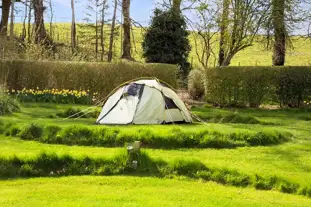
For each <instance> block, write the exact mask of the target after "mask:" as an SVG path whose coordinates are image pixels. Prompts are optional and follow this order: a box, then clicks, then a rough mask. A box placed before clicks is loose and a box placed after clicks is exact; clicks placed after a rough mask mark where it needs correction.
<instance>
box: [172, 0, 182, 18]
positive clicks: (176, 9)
mask: <svg viewBox="0 0 311 207" xmlns="http://www.w3.org/2000/svg"><path fill="white" fill-rule="evenodd" d="M180 7H181V0H173V10H174V12H175V14H177V15H179V14H180Z"/></svg>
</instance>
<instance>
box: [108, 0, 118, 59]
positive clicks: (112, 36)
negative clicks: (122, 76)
mask: <svg viewBox="0 0 311 207" xmlns="http://www.w3.org/2000/svg"><path fill="white" fill-rule="evenodd" d="M117 7H118V0H115V1H114V9H113V17H112V23H111V31H110V41H109V51H108V62H111V60H112V47H113V41H114V32H115V26H116V17H117Z"/></svg>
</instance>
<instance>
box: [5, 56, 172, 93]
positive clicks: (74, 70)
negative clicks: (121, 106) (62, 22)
mask: <svg viewBox="0 0 311 207" xmlns="http://www.w3.org/2000/svg"><path fill="white" fill-rule="evenodd" d="M176 72H177V66H175V65H168V64H142V63H124V62H120V63H83V62H57V61H23V60H14V61H0V79H1V80H6V85H7V87H8V88H9V89H15V90H18V89H22V88H27V89H34V88H37V87H39V88H40V89H51V88H55V89H76V90H78V89H81V90H90V91H91V92H98V93H100V95H101V96H102V97H105V96H106V95H108V94H109V93H110V92H111V90H113V89H114V88H115V87H117V86H119V85H120V84H121V83H124V82H126V81H129V80H132V79H135V78H140V77H157V78H159V79H161V80H163V81H165V82H167V83H168V84H170V85H172V86H173V87H176V78H175V75H176Z"/></svg>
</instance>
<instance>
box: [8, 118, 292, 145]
mask: <svg viewBox="0 0 311 207" xmlns="http://www.w3.org/2000/svg"><path fill="white" fill-rule="evenodd" d="M11 128H12V129H11ZM11 128H8V129H7V132H5V134H6V135H8V136H14V135H15V136H18V137H20V138H21V139H23V140H35V141H39V142H42V143H50V144H65V145H82V146H104V147H123V146H124V145H125V144H126V143H130V142H134V141H141V142H142V144H143V146H144V147H147V148H163V149H174V148H235V147H243V146H265V145H276V144H281V143H283V142H287V141H289V140H290V138H291V137H292V134H291V133H288V132H278V131H271V130H263V131H260V132H252V131H247V130H240V131H237V132H234V133H221V132H217V131H210V130H203V131H202V130H201V131H187V130H184V129H182V128H179V127H173V128H172V129H171V130H169V131H166V132H158V131H156V130H151V129H139V130H132V131H126V130H124V131H123V130H120V129H119V128H115V127H105V126H100V127H86V126H82V125H76V126H68V127H64V128H61V127H59V126H57V125H47V126H45V127H43V126H40V125H37V124H30V125H28V126H25V127H24V128H23V129H16V126H11ZM11 132H12V134H11ZM16 132H18V134H16ZM13 133H14V134H13Z"/></svg>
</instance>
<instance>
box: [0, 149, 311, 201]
mask: <svg viewBox="0 0 311 207" xmlns="http://www.w3.org/2000/svg"><path fill="white" fill-rule="evenodd" d="M132 161H133V160H132V159H131V156H129V155H128V154H127V153H125V152H124V153H121V154H119V155H117V156H115V157H113V158H110V159H103V158H96V159H94V158H90V157H81V158H76V157H72V156H70V155H62V156H58V155H56V154H47V153H41V154H40V155H38V156H37V157H35V158H32V159H27V158H20V157H16V156H13V157H10V158H0V177H1V178H11V177H38V176H40V177H41V176H51V177H54V176H68V175H120V174H131V175H145V176H158V177H174V176H186V177H189V178H193V179H202V180H205V181H214V182H217V183H220V184H226V185H232V186H240V187H246V186H253V187H255V188H256V189H259V190H271V189H275V190H278V191H280V192H284V193H290V194H300V195H305V196H309V197H311V188H310V187H302V186H299V185H298V184H295V183H291V182H289V181H287V180H284V179H281V178H278V177H276V176H273V177H261V176H258V175H254V176H250V175H246V174H241V173H239V172H237V171H232V170H227V169H219V168H209V167H207V166H205V165H204V164H203V163H201V162H200V161H197V160H187V159H177V160H174V161H172V162H165V161H163V160H160V159H152V158H150V156H149V155H148V154H147V153H146V152H144V151H142V152H141V153H140V155H139V157H138V160H137V161H138V165H137V167H133V165H132Z"/></svg>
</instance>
